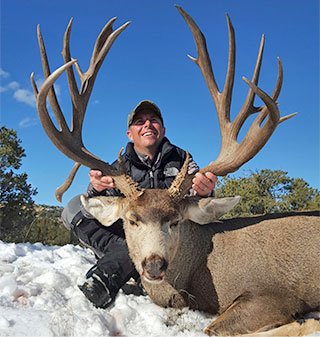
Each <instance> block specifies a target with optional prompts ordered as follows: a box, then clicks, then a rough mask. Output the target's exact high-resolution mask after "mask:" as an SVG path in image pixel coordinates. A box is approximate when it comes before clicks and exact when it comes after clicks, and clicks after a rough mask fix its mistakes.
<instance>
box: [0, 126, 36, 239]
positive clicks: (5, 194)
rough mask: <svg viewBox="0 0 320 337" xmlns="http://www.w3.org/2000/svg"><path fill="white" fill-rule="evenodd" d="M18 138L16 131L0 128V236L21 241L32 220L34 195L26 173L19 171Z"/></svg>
mask: <svg viewBox="0 0 320 337" xmlns="http://www.w3.org/2000/svg"><path fill="white" fill-rule="evenodd" d="M20 144H21V140H20V139H19V138H18V137H17V133H16V131H14V130H12V129H7V128H6V127H5V126H2V127H1V128H0V239H1V240H5V241H14V242H21V241H24V235H25V226H27V225H28V224H30V223H31V222H32V219H33V216H34V212H35V211H34V202H33V200H32V197H33V196H34V195H36V194H37V191H36V189H33V188H32V186H31V184H28V183H27V179H28V175H27V174H26V173H19V172H18V170H19V169H20V167H21V160H22V158H23V157H25V156H26V155H25V151H24V149H23V148H22V146H21V145H20Z"/></svg>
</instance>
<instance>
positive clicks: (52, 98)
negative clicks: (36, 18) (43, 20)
mask: <svg viewBox="0 0 320 337" xmlns="http://www.w3.org/2000/svg"><path fill="white" fill-rule="evenodd" d="M37 36H38V43H39V49H40V55H41V63H42V69H43V74H44V78H45V79H47V78H48V77H49V76H50V74H51V71H50V67H49V62H48V57H47V53H46V48H45V45H44V42H43V38H42V35H41V31H40V25H38V26H37ZM32 82H33V87H34V88H35V87H36V85H35V82H34V80H32ZM35 94H36V91H35ZM48 99H49V103H50V106H51V108H52V111H53V113H54V115H55V117H56V119H57V122H58V125H59V127H60V129H61V130H64V129H68V125H67V123H66V120H65V118H64V116H63V114H62V111H61V108H60V106H59V103H58V100H57V96H56V93H55V90H54V88H53V87H52V88H51V89H50V90H49V93H48Z"/></svg>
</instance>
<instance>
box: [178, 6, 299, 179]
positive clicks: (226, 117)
mask: <svg viewBox="0 0 320 337" xmlns="http://www.w3.org/2000/svg"><path fill="white" fill-rule="evenodd" d="M176 7H177V8H178V10H179V12H180V14H181V15H182V17H183V18H184V19H185V21H186V23H187V24H188V26H189V28H190V30H191V32H192V34H193V37H194V40H195V43H196V46H197V50H198V58H197V59H194V58H191V59H192V60H193V61H194V62H195V63H196V64H197V65H198V66H199V67H200V69H201V71H202V74H203V76H204V78H205V81H206V83H207V86H208V89H209V92H210V93H211V96H212V98H213V101H214V103H215V106H216V110H217V114H218V118H219V124H220V130H221V149H220V153H219V156H218V158H217V159H216V161H214V162H212V163H211V164H210V165H208V166H206V167H204V168H202V169H201V170H200V172H202V173H204V172H208V171H209V172H212V173H214V174H216V175H220V176H224V175H226V174H228V173H230V172H234V171H236V170H238V169H239V168H240V167H241V166H242V165H243V164H244V163H246V162H247V161H249V160H250V159H251V158H253V157H254V156H255V155H256V154H257V153H258V152H259V151H260V150H261V148H262V147H263V146H264V145H265V143H266V142H267V141H268V139H269V138H270V136H271V135H272V133H273V131H274V130H275V129H276V127H277V125H278V124H279V123H281V122H283V121H285V120H287V119H289V118H291V117H293V116H294V115H295V114H292V115H289V116H285V117H282V118H280V114H279V110H278V107H277V103H276V99H277V98H278V96H279V94H280V90H281V85H282V77H283V75H282V65H281V61H280V59H279V72H278V79H277V84H276V87H275V90H274V92H273V94H272V96H271V97H270V96H268V95H267V94H266V93H265V92H264V91H262V90H261V89H260V88H258V87H257V84H258V79H259V73H260V68H261V62H262V55H263V48H264V36H262V39H261V43H260V48H259V53H258V58H257V62H256V67H255V70H254V74H253V77H252V81H251V82H250V81H248V80H247V79H244V80H245V82H246V83H247V84H248V85H249V87H250V89H249V93H248V96H247V98H246V101H245V103H244V105H243V107H242V109H241V111H240V112H239V115H238V116H237V117H236V119H235V121H234V122H232V123H231V121H230V104H231V97H232V89H233V81H234V73H235V37H234V29H233V26H232V23H231V20H230V18H229V16H228V15H227V22H228V30H229V61H228V70H227V76H226V81H225V85H224V89H223V92H222V93H220V92H219V90H218V87H217V84H216V81H215V78H214V75H213V71H212V67H211V61H210V58H209V54H208V52H207V46H206V41H205V37H204V35H203V34H202V32H201V31H200V29H199V28H198V26H197V25H196V23H195V22H194V21H193V19H192V18H191V17H190V16H189V15H188V14H187V13H186V12H185V11H184V10H183V9H182V8H181V7H179V6H176ZM255 95H258V96H259V97H260V98H261V100H262V101H263V102H264V104H265V106H264V107H259V108H255V107H254V106H253V100H254V97H255ZM258 111H260V113H259V115H258V116H257V118H256V119H255V121H254V122H253V123H252V125H251V127H250V128H249V131H248V133H247V135H246V136H245V138H244V139H243V141H242V142H241V143H238V142H237V137H238V134H239V131H240V128H241V126H242V125H243V123H244V121H245V120H246V119H247V118H248V116H249V115H250V114H252V113H255V112H258ZM267 116H268V119H267V121H266V122H265V123H264V125H263V126H262V127H261V124H262V122H263V120H264V119H265V118H266V117H267Z"/></svg>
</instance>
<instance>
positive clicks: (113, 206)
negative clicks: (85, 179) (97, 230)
mask: <svg viewBox="0 0 320 337" xmlns="http://www.w3.org/2000/svg"><path fill="white" fill-rule="evenodd" d="M80 198H81V202H82V205H83V207H84V208H85V209H86V211H88V212H89V213H90V214H91V215H92V216H93V217H94V218H95V219H97V220H98V221H99V222H100V223H101V224H102V225H103V226H111V225H112V224H113V223H114V222H116V221H117V220H118V219H119V218H121V214H122V209H123V207H122V206H123V201H124V200H125V198H123V197H104V196H99V197H93V198H88V197H85V196H84V195H81V197H80Z"/></svg>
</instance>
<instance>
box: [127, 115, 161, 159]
mask: <svg viewBox="0 0 320 337" xmlns="http://www.w3.org/2000/svg"><path fill="white" fill-rule="evenodd" d="M127 135H128V137H129V139H130V140H131V141H132V142H133V143H134V147H135V149H136V150H137V151H139V152H141V153H144V154H148V155H149V154H150V152H152V153H153V154H155V152H156V151H157V149H158V146H159V145H160V143H161V141H162V139H163V137H164V135H165V128H164V127H163V125H162V123H161V120H160V118H159V117H158V116H157V115H156V114H155V113H154V112H152V111H149V110H141V111H139V112H138V113H137V114H136V115H135V117H134V119H133V122H132V124H131V125H130V127H129V130H128V131H127Z"/></svg>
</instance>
